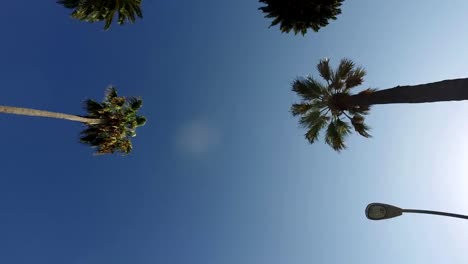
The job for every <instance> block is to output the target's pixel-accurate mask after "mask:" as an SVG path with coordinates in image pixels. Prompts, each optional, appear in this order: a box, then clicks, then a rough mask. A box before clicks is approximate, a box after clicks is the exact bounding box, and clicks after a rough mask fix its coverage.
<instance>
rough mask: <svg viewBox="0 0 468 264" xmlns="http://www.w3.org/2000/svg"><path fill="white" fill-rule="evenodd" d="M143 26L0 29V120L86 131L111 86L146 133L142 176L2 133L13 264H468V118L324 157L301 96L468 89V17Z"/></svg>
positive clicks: (413, 9) (421, 12) (185, 1)
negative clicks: (82, 118) (339, 89)
mask: <svg viewBox="0 0 468 264" xmlns="http://www.w3.org/2000/svg"><path fill="white" fill-rule="evenodd" d="M143 2H144V3H143V10H144V16H145V17H144V19H143V20H139V21H138V22H137V23H136V24H135V25H126V26H123V27H120V26H116V25H114V26H113V27H112V28H111V30H110V31H106V32H105V31H103V30H102V27H103V25H102V24H87V23H81V22H78V21H74V20H72V19H70V18H69V17H68V14H69V11H68V10H65V9H64V8H63V7H61V6H59V5H57V4H55V3H54V1H50V2H49V3H45V2H42V1H8V2H6V3H4V5H3V6H4V8H3V10H4V12H2V15H1V16H0V30H1V32H2V38H1V41H0V58H1V60H0V61H1V63H0V79H1V84H2V87H3V88H2V90H1V96H0V98H1V99H0V104H4V105H14V106H24V107H31V108H40V109H45V110H51V111H61V112H66V113H76V114H83V112H82V110H81V101H82V100H84V99H86V98H96V99H101V98H102V97H103V93H104V89H105V88H106V86H107V85H109V84H114V85H115V86H116V87H117V88H118V89H119V92H120V94H122V95H129V96H142V98H143V99H144V107H143V108H142V114H144V115H146V116H147V117H148V119H149V121H148V123H147V125H146V126H145V127H142V128H141V129H139V131H137V133H138V136H137V137H136V138H135V140H134V152H133V153H132V154H131V155H130V156H127V157H122V156H118V155H115V156H93V155H92V150H91V149H89V148H87V147H86V146H83V145H80V144H79V143H77V142H78V139H77V136H78V133H79V131H80V129H81V128H82V126H81V125H80V124H78V123H73V122H68V121H63V120H47V119H41V118H32V117H20V116H8V115H3V116H0V124H3V125H1V132H2V135H3V136H2V138H1V142H0V144H1V145H2V148H3V151H2V152H1V154H0V159H1V160H2V162H1V165H2V166H1V167H2V169H1V174H0V208H1V210H0V237H1V239H0V263H8V264H16V263H25V264H26V263H27V264H30V263H36V264H42V263H44V264H63V263H68V264H103V263H112V264H121V263H122V264H127V263H132V264H152V263H167V264H188V263H200V264H221V263H222V264H239V263H242V264H261V263H268V264H286V263H287V264H310V263H359V264H370V263H376V262H378V263H380V264H387V263H392V264H393V263H467V262H468V255H467V254H466V249H465V245H466V244H467V243H468V222H466V221H463V220H458V219H450V218H444V217H437V216H424V215H404V216H402V217H399V218H395V219H391V220H387V221H377V222H372V221H369V220H367V219H366V218H365V216H364V209H365V207H366V205H367V204H368V203H370V202H386V203H390V204H394V205H397V206H401V207H403V208H419V209H432V210H442V211H448V212H453V213H466V214H468V194H467V193H468V192H467V190H468V163H467V160H468V139H467V138H466V131H467V129H468V119H467V117H466V114H465V113H467V112H468V104H467V103H464V102H457V103H434V104H423V105H388V106H375V107H373V109H372V112H371V114H370V116H369V118H368V124H369V125H370V126H371V127H372V131H371V132H372V135H373V136H374V137H373V138H372V139H364V138H362V137H360V136H358V135H352V136H351V137H349V139H348V150H346V151H344V152H342V153H341V154H337V153H335V152H333V151H332V150H331V149H330V148H329V147H328V146H326V145H325V144H324V143H323V141H320V142H319V143H318V144H315V145H309V144H308V143H307V142H306V140H305V139H304V137H303V134H304V133H305V131H304V130H303V129H301V128H300V127H299V126H298V124H297V119H296V118H293V117H292V116H291V115H290V113H289V107H290V105H291V103H293V102H296V101H297V100H298V98H297V97H296V96H295V94H293V92H291V90H290V84H291V82H292V80H293V79H294V78H295V77H297V76H305V75H308V74H311V75H314V76H316V75H317V73H316V71H315V65H316V64H317V62H318V60H319V59H320V58H323V57H329V58H330V59H331V62H332V64H333V65H336V63H337V62H338V61H339V60H340V59H341V58H342V57H348V58H351V59H353V60H355V61H356V63H357V64H359V65H362V66H364V67H365V68H366V69H367V72H368V76H367V77H366V82H365V84H364V85H363V86H362V88H367V87H376V88H390V87H393V86H396V85H405V84H419V83H427V82H433V81H439V80H444V79H450V78H461V77H467V76H468V64H467V61H468V27H467V25H468V17H467V16H466V10H467V9H468V2H467V1H466V0H453V1H450V4H448V3H446V2H444V1H436V0H425V1H404V0H395V1H370V0H367V1H346V2H345V3H344V5H343V7H342V14H341V15H340V16H339V17H338V20H336V21H333V22H331V23H330V24H329V26H328V27H326V28H324V29H322V30H321V31H320V32H319V33H309V34H307V35H306V36H305V37H302V36H294V35H293V34H281V33H280V32H279V30H278V28H277V27H274V28H270V29H269V28H268V25H269V22H270V21H269V20H267V19H265V18H263V15H262V14H261V13H260V11H258V10H257V8H258V7H259V6H260V4H259V3H258V2H257V1H255V0H254V1H252V0H251V1H247V0H238V1H218V0H206V1H189V0H178V1H157V0H146V1H143Z"/></svg>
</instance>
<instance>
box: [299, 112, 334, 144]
mask: <svg viewBox="0 0 468 264" xmlns="http://www.w3.org/2000/svg"><path fill="white" fill-rule="evenodd" d="M329 120H330V118H329V117H327V116H320V117H319V118H317V119H316V120H315V123H314V124H312V125H311V126H309V130H308V131H307V133H306V134H305V137H306V139H307V140H308V141H309V143H310V144H313V143H314V142H315V141H317V139H318V137H319V134H320V130H322V129H323V128H324V127H325V126H326V125H327V122H328V121H329Z"/></svg>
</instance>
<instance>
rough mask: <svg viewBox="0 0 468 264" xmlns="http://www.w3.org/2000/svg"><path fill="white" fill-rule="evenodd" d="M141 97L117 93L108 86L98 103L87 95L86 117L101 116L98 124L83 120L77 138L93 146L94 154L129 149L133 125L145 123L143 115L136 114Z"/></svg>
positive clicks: (134, 128) (127, 151) (126, 151)
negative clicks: (85, 126) (82, 125)
mask: <svg viewBox="0 0 468 264" xmlns="http://www.w3.org/2000/svg"><path fill="white" fill-rule="evenodd" d="M142 103H143V101H142V100H141V99H140V98H135V97H129V98H126V97H122V96H117V90H116V89H115V88H114V87H110V88H108V89H107V91H106V95H105V97H104V100H103V101H102V102H101V103H98V102H96V101H94V100H91V99H88V100H86V101H85V103H84V107H85V109H86V111H87V112H88V115H87V116H86V117H87V118H92V119H100V120H102V122H101V123H99V124H86V125H87V126H88V128H87V129H85V130H83V131H82V132H81V137H80V141H81V142H82V143H84V144H87V145H90V146H92V147H96V148H97V150H96V153H97V154H109V153H114V152H121V153H124V154H128V153H129V152H130V151H131V150H132V143H131V142H130V138H131V137H134V136H136V131H135V130H136V128H137V127H139V126H143V125H144V124H145V123H146V118H145V117H143V116H139V115H137V111H138V110H139V109H140V108H141V106H142Z"/></svg>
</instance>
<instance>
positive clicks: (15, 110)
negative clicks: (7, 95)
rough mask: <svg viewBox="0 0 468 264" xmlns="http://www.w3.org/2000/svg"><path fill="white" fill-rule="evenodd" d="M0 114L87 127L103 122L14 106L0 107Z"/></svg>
mask: <svg viewBox="0 0 468 264" xmlns="http://www.w3.org/2000/svg"><path fill="white" fill-rule="evenodd" d="M0 113H5V114H14V115H25V116H39V117H49V118H58V119H65V120H70V121H76V122H81V123H85V124H88V125H96V124H101V123H102V122H103V121H102V120H101V119H96V118H87V117H81V116H77V115H69V114H62V113H56V112H49V111H43V110H36V109H30V108H22V107H14V106H4V105H0Z"/></svg>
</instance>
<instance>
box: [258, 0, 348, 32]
mask: <svg viewBox="0 0 468 264" xmlns="http://www.w3.org/2000/svg"><path fill="white" fill-rule="evenodd" d="M343 1H344V0H260V2H261V3H265V4H266V6H262V7H260V8H259V10H261V11H263V13H265V14H266V15H265V17H267V18H273V19H274V20H273V22H271V25H270V27H272V26H275V25H277V24H280V29H281V31H282V32H286V33H288V32H290V31H291V30H293V31H294V34H297V33H299V32H300V33H301V34H302V35H304V34H305V33H306V32H307V30H308V29H312V30H313V31H315V32H317V31H319V29H320V28H321V27H325V26H326V25H328V23H329V22H328V21H329V20H330V19H333V20H335V19H336V16H337V15H339V14H341V9H340V7H341V4H342V3H343Z"/></svg>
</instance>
